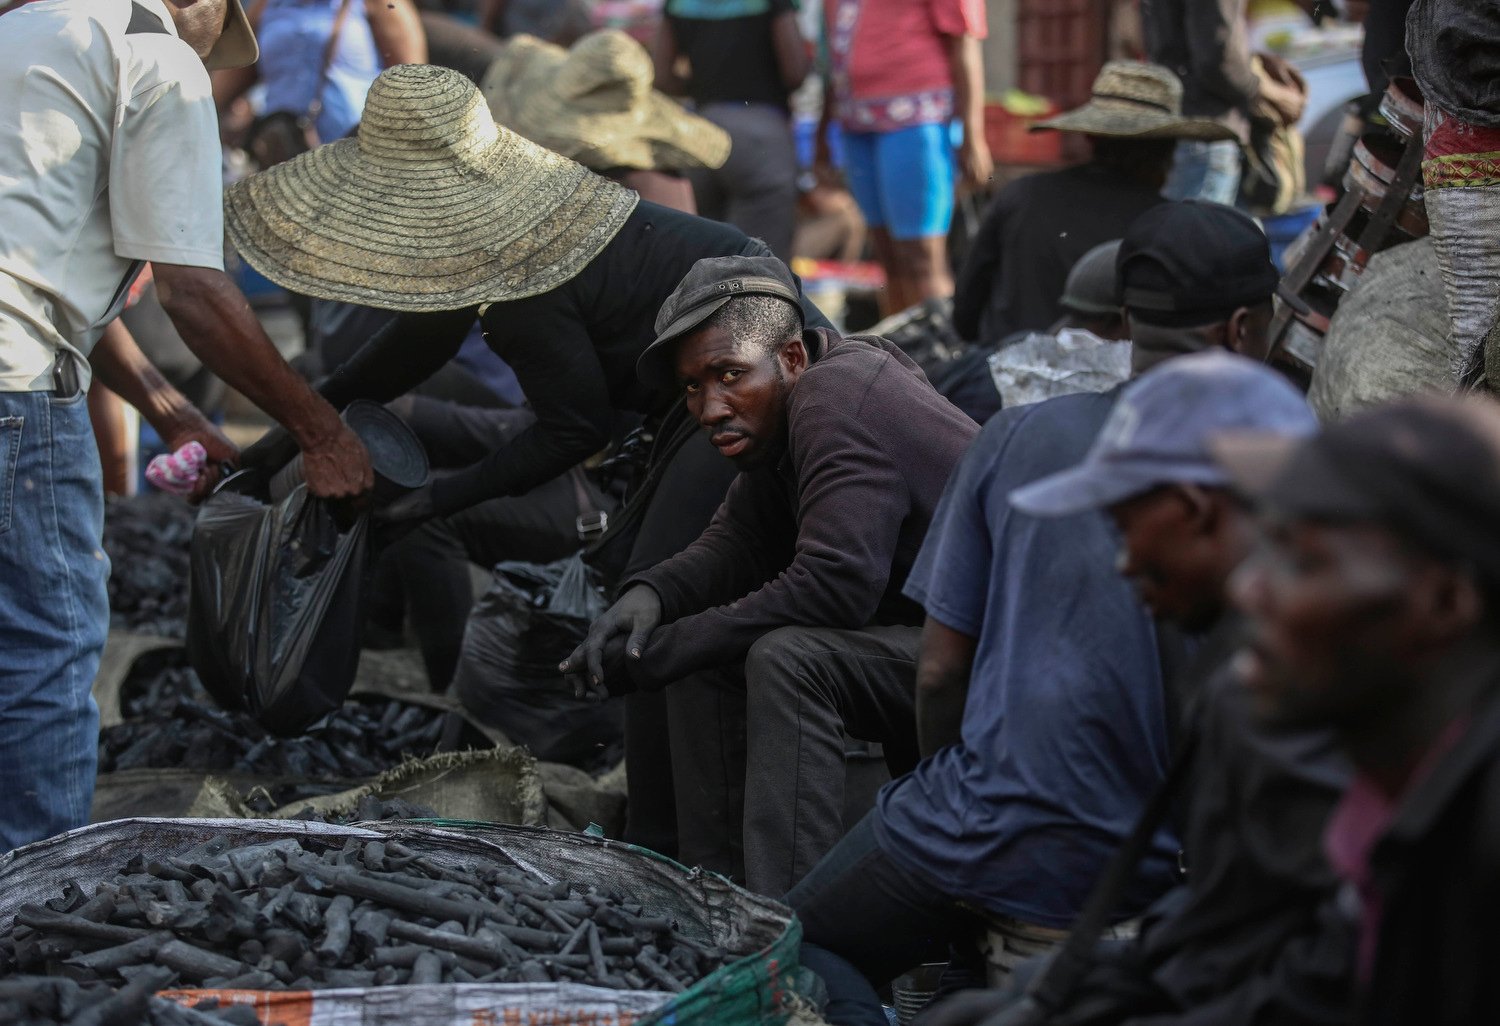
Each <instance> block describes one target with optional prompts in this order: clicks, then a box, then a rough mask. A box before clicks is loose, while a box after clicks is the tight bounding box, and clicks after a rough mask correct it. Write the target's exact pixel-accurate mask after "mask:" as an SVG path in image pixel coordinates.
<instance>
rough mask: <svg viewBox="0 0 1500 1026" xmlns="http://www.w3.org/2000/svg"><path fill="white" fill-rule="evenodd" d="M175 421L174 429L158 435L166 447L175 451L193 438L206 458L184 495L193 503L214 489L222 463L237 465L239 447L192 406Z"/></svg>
mask: <svg viewBox="0 0 1500 1026" xmlns="http://www.w3.org/2000/svg"><path fill="white" fill-rule="evenodd" d="M178 421H179V423H178V427H177V430H176V431H174V432H172V434H171V435H170V436H167V437H164V438H163V439H162V440H163V441H164V442H166V444H167V448H169V449H171V450H172V451H173V452H176V451H177V450H178V449H181V448H182V447H183V446H184V445H187V444H188V443H189V442H197V443H198V444H199V445H201V446H203V451H204V452H206V453H207V454H208V462H207V463H205V464H204V466H203V472H202V473H201V474H200V475H199V477H198V483H197V484H195V485H194V486H193V490H192V492H191V493H190V494H189V495H188V497H187V500H188V502H190V503H192V504H193V505H195V506H196V505H197V504H198V503H200V502H202V501H203V500H204V498H205V497H207V495H208V493H209V492H211V491H213V490H214V486H215V485H217V484H218V483H219V477H220V475H221V474H222V473H223V468H224V467H225V466H226V465H227V466H229V467H230V468H231V469H232V468H234V467H238V466H239V465H240V449H239V446H237V445H235V444H234V443H233V442H231V441H230V440H229V439H228V438H226V437H225V436H224V432H222V431H220V430H219V429H218V428H217V427H215V426H214V423H213V421H211V420H209V419H208V418H207V417H205V416H204V415H203V414H202V413H201V412H199V410H198V409H197V408H196V407H194V408H192V409H191V411H190V412H184V413H183V414H181V415H180V416H179V417H178Z"/></svg>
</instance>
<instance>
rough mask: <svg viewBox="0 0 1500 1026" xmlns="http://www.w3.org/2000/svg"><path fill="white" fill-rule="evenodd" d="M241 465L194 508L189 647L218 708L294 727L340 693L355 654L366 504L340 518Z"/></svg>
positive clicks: (330, 706) (303, 725) (286, 730)
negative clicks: (275, 488) (349, 517)
mask: <svg viewBox="0 0 1500 1026" xmlns="http://www.w3.org/2000/svg"><path fill="white" fill-rule="evenodd" d="M263 480H264V479H263V477H261V476H260V475H257V474H255V473H253V472H242V473H240V474H236V475H234V476H232V477H230V478H229V479H227V480H226V481H225V482H224V483H223V484H222V485H220V487H219V489H218V491H216V492H215V493H214V494H213V495H212V496H211V497H210V498H209V499H208V500H207V501H205V502H204V503H203V506H202V507H201V509H200V511H199V513H198V523H197V525H196V527H195V528H194V531H193V541H192V547H191V548H192V558H191V561H190V577H189V582H190V583H189V596H188V630H187V648H188V657H189V659H190V660H191V662H192V664H193V669H194V670H196V671H197V672H198V677H199V679H200V680H201V681H202V682H203V686H204V687H205V688H206V689H208V692H209V694H211V695H213V697H214V700H215V701H217V702H218V703H219V704H220V705H222V706H223V707H224V708H226V709H234V710H243V711H245V712H247V713H249V714H250V715H252V716H254V717H255V719H256V720H257V721H259V722H260V723H261V724H262V725H263V726H264V727H265V728H266V729H267V730H269V731H271V732H272V733H275V734H280V735H282V736H291V735H294V734H300V733H302V732H303V731H305V730H306V729H307V728H308V727H309V726H311V725H312V724H313V723H314V722H316V721H317V720H318V719H320V718H321V717H323V716H325V715H327V714H328V713H330V712H332V711H333V710H335V709H337V708H338V707H339V706H340V705H342V704H343V702H344V698H345V697H346V696H347V695H348V693H349V688H350V687H351V686H352V685H353V683H354V673H355V670H356V669H357V667H358V665H359V638H360V626H361V624H362V623H363V622H364V590H365V589H364V579H365V576H366V570H367V569H368V563H369V532H370V528H369V515H368V514H360V515H359V516H358V517H356V518H354V519H353V521H352V522H351V523H341V522H340V520H339V518H338V517H337V516H336V515H335V511H334V509H333V508H332V507H331V506H330V504H329V503H327V502H325V501H323V500H321V499H317V498H314V497H312V496H310V495H309V494H308V492H307V487H306V485H297V486H296V487H294V488H293V489H292V490H291V491H290V492H289V493H288V494H287V495H286V496H285V497H284V498H282V499H281V500H280V501H278V502H271V501H269V499H268V498H267V497H266V495H265V493H264V491H263V490H262V482H263Z"/></svg>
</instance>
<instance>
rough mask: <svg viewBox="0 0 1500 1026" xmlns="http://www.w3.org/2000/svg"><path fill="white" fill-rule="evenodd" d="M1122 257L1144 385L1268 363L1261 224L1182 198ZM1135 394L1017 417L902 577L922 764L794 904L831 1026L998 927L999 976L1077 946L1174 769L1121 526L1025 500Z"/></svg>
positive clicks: (1134, 228) (1153, 885)
mask: <svg viewBox="0 0 1500 1026" xmlns="http://www.w3.org/2000/svg"><path fill="white" fill-rule="evenodd" d="M1116 267H1117V274H1118V277H1119V284H1120V287H1121V295H1122V296H1123V297H1124V300H1125V306H1126V313H1127V316H1128V318H1129V323H1130V327H1131V335H1132V340H1133V343H1134V349H1133V357H1132V363H1133V370H1134V371H1135V372H1136V373H1140V372H1142V371H1144V370H1146V369H1148V368H1150V367H1151V366H1154V365H1155V364H1157V363H1159V362H1161V361H1162V360H1164V359H1168V358H1170V357H1173V356H1177V355H1181V354H1183V353H1188V352H1194V351H1199V350H1204V349H1211V348H1222V349H1228V350H1230V351H1232V352H1238V353H1242V354H1244V355H1248V356H1251V357H1254V358H1257V359H1263V358H1264V357H1265V355H1266V338H1265V330H1266V327H1267V325H1268V323H1269V320H1270V306H1271V304H1270V299H1271V295H1272V293H1273V291H1274V290H1275V288H1276V282H1277V273H1276V270H1275V268H1274V267H1273V266H1272V264H1271V262H1270V251H1269V247H1268V245H1267V243H1266V239H1265V236H1264V234H1263V233H1262V232H1261V230H1260V229H1259V228H1258V227H1257V226H1256V224H1255V223H1254V222H1253V221H1252V220H1250V219H1249V218H1248V217H1245V216H1244V215H1243V214H1240V213H1238V212H1236V211H1234V210H1232V209H1230V208H1228V207H1222V206H1218V205H1216V204H1208V203H1170V204H1164V205H1162V206H1160V207H1157V208H1154V209H1152V210H1150V211H1147V212H1146V213H1144V214H1142V215H1141V216H1140V218H1138V219H1137V220H1136V221H1135V222H1134V223H1133V224H1132V225H1131V227H1130V229H1129V231H1128V232H1127V233H1126V236H1125V240H1124V242H1123V243H1122V244H1121V247H1120V254H1119V258H1118V262H1117V264H1116ZM1117 395H1118V389H1116V390H1114V391H1111V392H1108V393H1104V394H1102V395H1096V394H1087V395H1074V396H1064V397H1062V398H1058V399H1052V400H1049V401H1047V402H1043V403H1038V404H1035V405H1032V406H1020V407H1015V408H1013V409H1007V410H1003V411H1001V412H1000V413H999V414H997V415H996V416H995V417H994V418H992V419H991V420H990V421H989V423H987V424H986V425H985V427H984V429H983V431H982V432H981V433H980V435H979V437H978V438H977V439H976V440H975V442H974V444H973V445H972V446H971V447H970V449H969V451H968V452H967V453H966V454H965V456H964V458H963V460H962V461H961V462H960V463H959V465H958V467H957V469H956V470H955V471H954V474H953V476H952V478H951V479H950V480H949V482H948V488H947V490H946V492H945V493H944V496H943V500H942V502H941V504H940V505H939V506H938V510H937V513H936V515H935V516H934V518H933V522H932V527H931V529H930V530H929V533H928V536H927V540H926V543H925V545H924V546H923V548H922V551H921V554H920V555H919V556H918V559H917V562H916V564H915V566H914V567H913V568H912V572H911V575H910V577H909V578H908V580H907V584H906V594H907V595H909V596H910V597H912V598H914V599H916V600H917V601H918V602H920V603H921V604H922V606H923V607H924V608H925V610H926V612H927V620H926V623H925V625H924V627H923V638H922V647H921V653H920V656H919V661H918V676H917V735H918V741H919V744H920V747H921V751H922V755H923V756H924V760H923V762H922V763H921V764H920V765H918V767H917V768H916V770H914V771H913V772H912V773H910V774H908V775H907V776H905V777H902V778H901V779H899V780H896V781H893V782H892V783H891V784H890V785H888V786H887V787H886V788H885V789H884V790H883V791H882V792H881V794H880V797H879V799H878V801H877V804H876V808H875V810H874V811H872V812H871V813H870V814H869V815H868V816H867V817H866V818H865V819H864V820H863V821H861V822H860V824H859V825H858V826H856V827H855V828H854V830H853V831H851V832H850V834H849V836H847V837H846V838H845V839H844V840H843V841H842V842H841V843H840V844H839V846H838V847H837V848H835V849H834V851H833V852H831V853H830V854H829V855H828V857H827V858H825V859H824V860H823V861H822V862H821V863H820V864H819V865H818V866H817V867H816V868H815V869H814V870H813V871H812V872H811V873H810V874H809V875H808V876H807V877H806V879H804V880H803V881H802V882H801V883H800V884H798V886H797V887H796V888H794V889H793V890H792V892H791V894H790V895H788V897H787V901H788V903H789V904H790V905H791V906H792V907H793V908H794V909H795V910H796V912H797V914H798V916H799V917H800V918H801V919H802V922H803V926H804V929H805V934H804V936H805V939H806V941H807V942H808V944H809V945H810V946H812V947H811V950H809V951H807V952H806V955H805V958H804V961H805V962H806V963H807V964H808V965H810V966H811V967H812V968H814V969H815V970H816V971H818V972H820V973H822V974H823V975H824V978H825V980H826V981H827V982H828V984H829V992H830V997H831V999H832V1000H831V1003H830V1006H829V1009H828V1011H827V1012H825V1017H826V1018H828V1019H829V1021H830V1022H833V1023H835V1024H841V1023H864V1022H879V1021H881V1020H880V1019H878V1018H876V1017H875V1016H876V1015H878V1013H879V1007H878V1001H877V1000H876V999H875V995H874V991H873V990H872V989H870V987H869V986H868V985H867V983H866V982H865V981H868V983H873V984H876V985H878V984H880V983H883V982H885V981H886V980H889V979H891V978H892V977H894V976H895V975H896V974H898V973H900V972H903V971H904V970H906V969H909V968H911V967H912V966H914V965H916V964H918V963H921V962H926V961H932V960H935V959H942V958H946V957H947V951H948V948H949V947H950V946H951V945H953V944H955V943H957V944H958V945H960V946H961V947H962V946H972V942H973V941H974V940H975V939H976V938H977V937H978V935H979V934H980V933H981V932H983V931H984V929H985V928H988V930H989V931H990V935H991V943H990V945H989V951H988V954H989V957H990V960H991V962H992V963H995V964H997V965H1004V964H1009V963H1011V962H1014V961H1019V960H1020V958H1022V957H1025V956H1026V955H1028V954H1032V953H1035V952H1036V951H1037V950H1038V949H1040V948H1044V947H1046V946H1047V945H1048V944H1049V943H1051V942H1054V941H1056V940H1059V939H1061V937H1062V936H1063V933H1064V931H1065V929H1066V927H1067V926H1068V925H1069V923H1070V922H1071V921H1072V920H1073V918H1074V917H1075V916H1076V915H1077V913H1078V911H1079V908H1080V907H1081V905H1082V903H1083V901H1084V899H1085V897H1086V896H1087V895H1088V892H1089V890H1090V888H1091V887H1092V885H1093V883H1094V881H1095V879H1096V878H1097V877H1098V875H1099V874H1100V872H1101V871H1102V870H1103V868H1104V865H1105V863H1106V862H1107V861H1108V859H1109V857H1110V856H1111V854H1112V853H1113V852H1114V850H1115V849H1116V848H1117V847H1118V846H1119V844H1120V841H1121V840H1122V839H1123V838H1124V836H1125V835H1126V834H1127V833H1128V832H1129V831H1130V829H1131V827H1132V825H1133V824H1134V822H1135V819H1136V817H1137V815H1138V814H1139V812H1140V810H1141V808H1142V806H1143V805H1144V804H1145V802H1146V800H1147V798H1148V797H1149V796H1150V794H1151V793H1152V791H1153V790H1154V789H1155V788H1156V786H1157V785H1158V784H1159V783H1160V781H1161V779H1162V777H1163V775H1164V773H1165V771H1166V768H1167V765H1168V763H1169V760H1170V754H1171V753H1170V748H1171V738H1170V734H1171V730H1172V728H1173V727H1174V724H1173V723H1172V722H1171V721H1172V719H1173V713H1174V712H1175V710H1173V709H1172V708H1171V704H1172V703H1171V702H1170V701H1169V699H1168V697H1167V696H1168V691H1167V689H1165V688H1164V687H1163V678H1164V676H1165V675H1166V674H1168V673H1169V672H1170V667H1169V666H1167V665H1164V664H1167V663H1171V662H1173V660H1171V659H1167V658H1164V656H1165V654H1166V653H1168V652H1170V651H1171V650H1173V649H1174V648H1175V647H1176V646H1174V645H1172V644H1167V643H1165V641H1166V639H1163V638H1159V637H1158V633H1157V629H1156V627H1155V625H1153V623H1152V621H1151V620H1150V618H1149V616H1148V614H1147V612H1146V610H1145V609H1144V608H1143V607H1142V606H1141V604H1140V602H1139V601H1138V599H1137V598H1136V597H1135V595H1134V594H1133V592H1132V590H1131V588H1130V585H1129V584H1128V583H1127V582H1125V581H1124V580H1123V579H1122V578H1121V577H1120V576H1119V575H1118V574H1116V573H1115V571H1114V569H1113V566H1114V557H1115V553H1116V550H1117V548H1118V541H1117V539H1116V537H1115V534H1114V532H1113V530H1112V529H1111V527H1110V524H1109V521H1108V518H1107V517H1105V516H1104V515H1103V514H1102V513H1099V512H1097V511H1094V512H1090V513H1084V514H1079V515H1076V516H1070V517H1060V518H1056V519H1038V518H1035V517H1030V516H1028V515H1026V514H1024V513H1021V512H1020V511H1018V510H1016V509H1015V508H1014V507H1012V506H1011V504H1010V501H1009V495H1010V493H1011V492H1012V491H1014V490H1015V489H1016V488H1019V487H1020V486H1022V485H1025V484H1028V483H1030V482H1032V481H1035V480H1037V479H1039V478H1042V477H1045V476H1048V475H1050V474H1053V473H1056V472H1058V471H1059V470H1062V469H1065V468H1067V467H1070V466H1072V465H1074V464H1076V463H1078V462H1079V461H1081V460H1082V459H1083V457H1084V455H1085V454H1086V453H1087V451H1088V450H1089V447H1090V445H1091V444H1092V442H1093V440H1094V438H1095V437H1096V436H1097V435H1098V433H1099V430H1100V428H1101V426H1102V425H1103V424H1104V421H1105V419H1106V418H1107V417H1108V415H1109V412H1110V410H1111V409H1112V407H1113V406H1114V403H1115V399H1116V397H1117ZM971 682H972V684H971ZM1176 854H1177V842H1176V839H1175V838H1174V837H1172V836H1171V835H1170V832H1168V831H1165V830H1163V831H1162V832H1161V833H1160V834H1159V836H1158V837H1157V838H1156V840H1155V845H1154V848H1153V851H1152V852H1151V854H1150V856H1149V857H1148V858H1147V859H1146V860H1144V862H1143V864H1142V866H1141V871H1140V873H1139V875H1138V878H1137V880H1136V881H1135V883H1134V885H1133V888H1132V890H1131V891H1130V893H1129V895H1128V898H1127V900H1126V902H1125V903H1124V905H1125V907H1124V909H1123V912H1124V914H1126V915H1129V914H1133V913H1135V912H1138V911H1140V910H1142V909H1144V908H1145V907H1146V905H1148V904H1149V903H1150V902H1151V901H1152V900H1153V899H1154V898H1155V897H1156V896H1157V895H1159V894H1160V893H1161V892H1162V891H1163V890H1165V889H1166V887H1167V886H1169V885H1170V883H1171V882H1172V881H1173V878H1174V873H1175V866H1176ZM851 967H852V969H853V970H857V972H852V971H851ZM861 976H863V977H864V979H863V980H861V979H860V977H861Z"/></svg>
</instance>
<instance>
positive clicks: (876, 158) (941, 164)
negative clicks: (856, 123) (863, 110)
mask: <svg viewBox="0 0 1500 1026" xmlns="http://www.w3.org/2000/svg"><path fill="white" fill-rule="evenodd" d="M844 176H845V177H846V178H847V179H848V180H849V191H850V192H852V193H853V194H854V200H855V202H857V203H858V204H859V209H860V210H861V211H863V212H864V215H865V220H866V221H867V222H869V225H870V227H871V228H884V229H886V231H888V232H889V233H890V236H891V238H893V239H923V238H929V237H932V236H935V235H947V234H948V228H949V226H950V225H951V224H952V222H953V186H954V179H955V178H956V176H957V167H956V162H955V161H954V158H953V142H952V139H951V137H950V134H949V130H948V126H947V125H946V124H929V125H913V126H911V127H910V128H900V129H897V130H896V131H894V132H845V133H844Z"/></svg>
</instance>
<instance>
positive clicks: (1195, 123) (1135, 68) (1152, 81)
mask: <svg viewBox="0 0 1500 1026" xmlns="http://www.w3.org/2000/svg"><path fill="white" fill-rule="evenodd" d="M1046 128H1055V129H1058V130H1059V131H1063V132H1082V133H1084V134H1085V135H1103V136H1111V137H1113V138H1117V139H1200V140H1203V141H1212V140H1216V139H1234V138H1237V136H1236V135H1235V134H1234V131H1233V130H1232V129H1231V128H1229V126H1227V125H1221V124H1220V123H1219V122H1217V121H1210V120H1208V119H1206V118H1185V117H1183V116H1182V83H1181V82H1180V81H1179V80H1178V78H1177V76H1176V75H1174V74H1172V72H1171V70H1170V69H1168V68H1164V67H1162V66H1161V65H1160V64H1147V63H1145V62H1143V61H1110V62H1109V63H1108V64H1106V65H1104V67H1103V68H1102V69H1101V70H1100V71H1099V75H1098V77H1097V78H1095V79H1094V88H1093V98H1092V99H1091V100H1089V102H1088V103H1085V104H1084V105H1083V106H1082V107H1079V108H1077V109H1075V110H1070V111H1065V112H1064V113H1062V114H1059V115H1058V116H1057V117H1055V118H1051V119H1049V120H1047V121H1039V122H1037V123H1036V124H1035V125H1033V126H1031V129H1032V131H1034V132H1035V131H1039V130H1041V129H1046Z"/></svg>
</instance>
